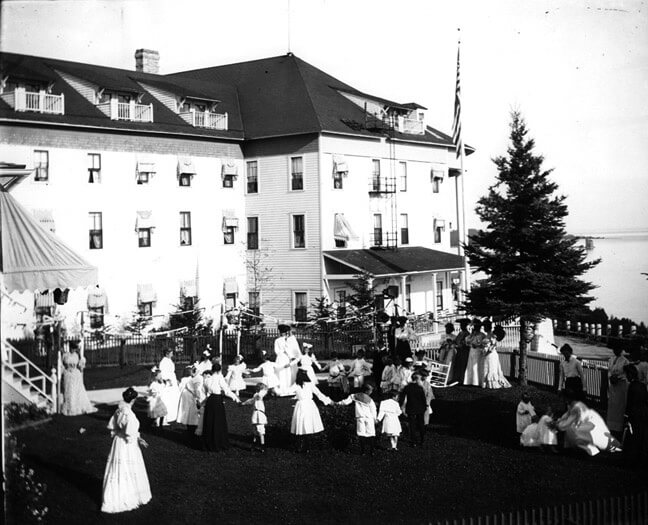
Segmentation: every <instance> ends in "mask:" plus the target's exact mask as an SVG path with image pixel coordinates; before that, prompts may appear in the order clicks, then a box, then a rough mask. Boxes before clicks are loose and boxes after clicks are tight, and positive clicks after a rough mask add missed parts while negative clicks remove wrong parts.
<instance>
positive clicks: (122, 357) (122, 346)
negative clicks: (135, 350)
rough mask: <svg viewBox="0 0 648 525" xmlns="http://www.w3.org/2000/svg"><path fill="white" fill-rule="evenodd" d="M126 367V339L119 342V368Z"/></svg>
mask: <svg viewBox="0 0 648 525" xmlns="http://www.w3.org/2000/svg"><path fill="white" fill-rule="evenodd" d="M124 366H126V339H120V340H119V367H120V368H124Z"/></svg>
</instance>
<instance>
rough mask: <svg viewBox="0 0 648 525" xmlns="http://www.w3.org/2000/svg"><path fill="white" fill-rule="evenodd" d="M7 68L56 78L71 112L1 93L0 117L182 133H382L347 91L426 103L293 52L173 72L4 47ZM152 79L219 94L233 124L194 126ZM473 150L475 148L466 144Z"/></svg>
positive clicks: (182, 92)
mask: <svg viewBox="0 0 648 525" xmlns="http://www.w3.org/2000/svg"><path fill="white" fill-rule="evenodd" d="M0 71H1V72H2V75H3V76H5V75H7V74H8V75H9V76H10V77H11V76H13V77H15V78H17V79H22V80H34V81H39V82H43V81H46V82H47V83H48V84H51V85H52V86H53V88H52V93H53V94H57V95H58V94H61V93H62V94H64V95H65V115H52V114H35V113H33V112H28V111H25V112H17V111H14V110H13V109H12V108H11V107H10V106H9V105H8V104H7V103H6V102H4V101H3V100H0V120H5V121H6V120H11V121H21V120H22V121H32V122H33V121H35V120H37V121H39V122H43V123H51V124H57V123H58V124H65V125H79V126H90V127H100V128H110V129H124V130H131V131H135V130H137V131H143V132H163V133H178V134H186V135H193V136H205V137H213V138H217V137H218V138H229V139H237V140H240V139H262V138H270V137H280V136H287V135H300V134H310V133H326V132H330V133H344V134H351V135H359V136H364V137H372V138H381V137H384V136H385V130H384V129H383V130H381V129H377V127H376V126H373V127H372V125H368V122H367V119H366V115H365V112H364V108H361V107H360V106H358V105H357V104H355V103H353V102H352V101H351V100H349V99H348V98H347V97H346V96H344V95H343V94H342V93H343V92H344V93H351V94H356V95H360V96H364V97H367V98H369V99H372V100H376V101H378V102H381V103H384V104H386V105H387V106H391V107H393V108H400V109H416V108H422V106H420V105H418V104H416V103H414V102H408V103H405V104H400V103H396V102H392V101H389V100H387V99H383V98H380V97H376V96H373V95H367V94H364V93H361V92H359V91H358V90H356V89H354V88H353V87H351V86H349V85H348V84H345V83H343V82H341V81H339V80H337V79H336V78H334V77H332V76H330V75H328V74H327V73H325V72H324V71H321V70H320V69H317V68H316V67H314V66H312V65H310V64H308V63H307V62H304V61H303V60H301V59H300V58H298V57H296V56H294V55H293V54H290V53H289V54H287V55H282V56H278V57H272V58H264V59H260V60H252V61H250V62H240V63H237V64H229V65H224V66H216V67H210V68H205V69H198V70H193V71H185V72H181V73H175V74H172V75H156V74H151V73H143V72H140V71H132V70H126V69H117V68H112V67H105V66H96V65H92V64H82V63H79V62H70V61H66V60H58V59H53V58H43V57H35V56H29V55H19V54H15V53H0ZM58 72H60V73H61V74H62V75H64V74H66V73H67V74H69V75H72V76H74V77H77V78H79V79H81V80H85V81H87V82H90V83H92V84H95V85H97V86H99V87H100V88H105V89H108V90H113V91H122V92H129V93H138V94H140V93H142V97H141V100H140V102H141V103H142V104H153V116H154V122H131V121H122V120H111V119H110V118H108V117H107V116H106V115H104V114H103V113H102V112H101V111H100V110H99V109H97V107H96V106H95V105H94V104H92V103H91V102H90V101H88V100H87V99H86V98H85V97H83V96H82V95H81V94H80V93H78V92H77V91H76V90H75V89H74V88H73V87H72V86H70V85H69V84H68V83H67V82H65V81H64V80H63V78H62V77H61V75H60V74H59V73H58ZM142 84H149V85H150V86H153V87H158V88H160V89H163V90H165V91H169V92H171V93H173V94H175V95H178V96H180V97H188V98H198V99H202V100H210V101H218V106H217V110H216V111H217V112H218V113H227V114H228V125H229V129H228V130H225V131H224V130H214V129H205V128H196V127H193V126H191V125H190V124H188V123H186V122H185V121H184V120H183V119H182V118H180V116H179V115H177V114H176V113H175V112H174V111H172V110H171V109H169V108H168V107H166V106H165V105H164V104H163V103H162V102H161V101H159V100H158V99H157V98H155V97H154V96H153V95H151V94H150V93H148V92H147V91H146V90H145V89H144V88H143V87H142ZM390 136H391V137H392V138H393V139H394V140H399V141H408V142H416V143H423V144H429V145H439V146H442V147H444V146H446V147H448V148H449V149H454V144H453V142H452V137H450V136H449V135H447V134H445V133H443V132H441V131H438V130H436V129H434V128H431V127H429V126H427V127H426V130H425V133H424V134H421V135H416V134H406V133H400V132H393V133H391V134H390ZM466 150H467V153H472V152H473V151H474V150H473V149H472V148H470V147H469V146H466Z"/></svg>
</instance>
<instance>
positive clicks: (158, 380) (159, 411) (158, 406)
mask: <svg viewBox="0 0 648 525" xmlns="http://www.w3.org/2000/svg"><path fill="white" fill-rule="evenodd" d="M151 372H153V381H151V384H150V385H149V389H148V396H147V400H148V417H150V418H151V419H152V420H153V425H154V426H156V427H159V426H160V425H161V424H165V423H166V422H165V418H166V415H167V407H166V405H165V404H164V400H163V399H162V393H163V392H164V389H165V388H166V385H165V383H164V380H163V379H162V372H160V370H159V369H158V368H157V367H153V369H152V370H151Z"/></svg>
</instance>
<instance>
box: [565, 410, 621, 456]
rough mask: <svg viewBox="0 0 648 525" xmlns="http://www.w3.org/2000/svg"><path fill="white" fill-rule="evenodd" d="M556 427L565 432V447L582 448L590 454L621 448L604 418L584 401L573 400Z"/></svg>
mask: <svg viewBox="0 0 648 525" xmlns="http://www.w3.org/2000/svg"><path fill="white" fill-rule="evenodd" d="M556 427H557V428H558V430H561V431H563V432H565V448H580V449H582V450H584V451H585V452H587V454H589V455H590V456H595V455H596V454H598V453H599V452H601V451H605V450H609V451H610V452H617V451H620V450H621V445H620V443H619V442H618V441H617V440H616V439H615V438H614V436H612V433H611V432H610V429H609V428H608V426H607V425H606V424H605V421H604V420H603V418H602V417H601V416H600V415H599V413H598V412H596V410H593V409H591V408H588V406H587V405H586V404H585V403H583V402H582V401H577V400H574V401H572V402H571V403H570V404H569V409H568V410H567V412H565V414H564V415H563V416H562V417H561V418H560V419H559V420H558V421H556Z"/></svg>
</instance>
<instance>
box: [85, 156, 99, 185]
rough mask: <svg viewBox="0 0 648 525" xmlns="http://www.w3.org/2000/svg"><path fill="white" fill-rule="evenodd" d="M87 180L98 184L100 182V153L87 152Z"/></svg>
mask: <svg viewBox="0 0 648 525" xmlns="http://www.w3.org/2000/svg"><path fill="white" fill-rule="evenodd" d="M88 182H89V183H90V184H98V183H100V182H101V155H100V154H99V153H88Z"/></svg>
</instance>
